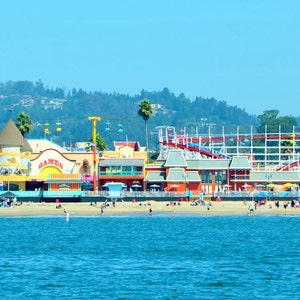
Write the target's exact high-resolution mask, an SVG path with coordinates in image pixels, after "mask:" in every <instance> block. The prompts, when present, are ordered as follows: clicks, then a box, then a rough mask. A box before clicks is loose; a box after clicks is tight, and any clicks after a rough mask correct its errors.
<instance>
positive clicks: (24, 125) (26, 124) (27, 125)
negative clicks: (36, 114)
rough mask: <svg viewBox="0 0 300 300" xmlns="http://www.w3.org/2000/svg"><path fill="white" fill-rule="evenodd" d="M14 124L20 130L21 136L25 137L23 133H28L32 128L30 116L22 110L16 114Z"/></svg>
mask: <svg viewBox="0 0 300 300" xmlns="http://www.w3.org/2000/svg"><path fill="white" fill-rule="evenodd" d="M16 126H17V128H18V129H19V130H20V132H21V134H22V135H23V137H25V135H26V134H27V133H29V132H30V131H31V129H32V120H31V118H30V116H29V115H28V114H27V113H25V112H23V111H22V112H20V113H19V114H18V115H17V119H16Z"/></svg>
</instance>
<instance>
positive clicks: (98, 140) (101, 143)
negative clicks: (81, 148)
mask: <svg viewBox="0 0 300 300" xmlns="http://www.w3.org/2000/svg"><path fill="white" fill-rule="evenodd" d="M90 142H91V144H90V147H89V148H88V149H86V150H87V151H91V150H92V147H91V145H92V143H93V137H91V138H90ZM96 147H97V150H98V153H99V156H100V157H101V156H102V154H103V151H104V150H105V149H106V148H107V144H106V142H105V141H104V139H103V138H102V136H101V135H100V134H98V133H97V134H96Z"/></svg>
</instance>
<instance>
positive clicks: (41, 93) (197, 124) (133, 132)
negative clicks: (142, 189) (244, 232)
mask: <svg viewBox="0 0 300 300" xmlns="http://www.w3.org/2000/svg"><path fill="white" fill-rule="evenodd" d="M16 95H19V96H22V95H27V96H28V95H29V96H31V97H32V99H33V100H34V104H33V105H32V106H26V107H24V106H22V105H21V104H20V103H16V101H17V100H16V99H17V98H16ZM45 98H48V99H50V100H51V99H57V98H59V99H64V103H63V106H62V109H45V106H44V105H43V101H44V99H45ZM143 99H147V101H148V102H149V103H150V104H151V105H152V107H153V109H152V114H151V117H149V118H148V119H147V132H148V134H147V135H148V136H149V150H150V151H156V150H157V149H158V135H157V127H158V126H173V127H176V128H178V129H181V128H182V129H183V128H185V131H186V132H187V133H188V134H194V133H196V132H199V133H201V134H207V133H208V130H209V131H210V133H211V134H220V133H222V130H223V128H224V130H225V132H227V133H228V132H235V130H236V127H237V126H239V130H240V132H241V133H242V132H249V130H250V126H252V127H253V130H254V132H256V130H257V132H261V131H262V130H264V129H263V128H265V125H266V124H269V125H270V123H272V124H273V125H274V126H273V130H275V127H276V126H277V125H278V124H281V128H291V127H293V126H297V119H296V118H294V117H291V116H288V117H287V116H285V117H278V114H279V111H277V110H274V111H273V110H270V111H265V112H263V113H262V114H261V115H260V116H255V115H249V114H248V113H247V112H246V111H245V109H241V108H239V107H237V106H229V105H228V104H227V103H226V102H225V101H219V100H216V99H214V98H202V97H196V98H195V99H194V100H191V99H189V98H187V97H185V95H184V94H183V93H182V94H180V95H178V96H176V95H175V94H174V93H172V92H170V91H169V89H168V88H164V89H163V90H161V91H152V92H149V91H146V90H142V91H141V92H140V93H139V94H137V95H134V96H130V95H128V94H118V93H103V92H100V91H93V92H86V91H84V90H82V89H75V88H74V89H72V90H71V91H66V90H65V89H63V88H60V87H57V88H55V89H53V88H48V87H47V86H45V85H44V84H43V83H42V82H41V81H40V80H39V81H37V82H35V83H33V82H31V81H16V82H13V81H9V82H7V83H0V104H1V107H2V109H3V110H2V113H1V119H0V129H2V128H3V126H4V125H5V123H6V122H7V121H8V119H13V120H15V119H16V117H17V116H18V114H20V113H21V112H24V113H26V114H28V115H29V116H30V118H31V120H32V125H31V130H30V132H28V133H27V132H26V137H27V138H47V139H51V140H52V141H54V142H56V143H57V144H60V145H63V144H65V145H74V143H75V142H77V141H81V142H82V141H88V140H89V139H90V137H91V134H92V124H91V122H90V121H88V116H90V115H97V116H101V121H100V122H98V125H97V133H99V135H100V136H101V137H102V138H103V139H104V141H105V142H106V144H107V145H108V148H110V149H112V148H113V142H114V141H118V140H119V141H120V140H122V141H124V140H128V141H139V142H140V144H141V145H142V146H146V138H147V135H145V124H144V121H145V119H144V118H141V116H142V115H139V113H138V111H139V109H140V108H141V106H140V104H141V101H142V100H143ZM21 121H22V120H21ZM58 122H59V123H61V130H60V131H57V126H56V123H58ZM45 123H47V124H49V132H48V133H45V131H44V128H45ZM277 127H278V126H277ZM270 130H271V128H270ZM276 130H278V129H276Z"/></svg>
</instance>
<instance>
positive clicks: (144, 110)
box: [138, 99, 153, 160]
mask: <svg viewBox="0 0 300 300" xmlns="http://www.w3.org/2000/svg"><path fill="white" fill-rule="evenodd" d="M139 107H140V108H139V110H138V114H139V116H141V117H142V118H143V120H144V121H145V136H146V149H147V151H148V123H147V122H148V120H149V118H150V117H151V115H152V114H153V109H152V106H151V103H150V102H149V101H148V100H147V99H143V100H142V101H141V102H140V105H139ZM148 160H149V159H148Z"/></svg>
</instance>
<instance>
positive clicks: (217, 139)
mask: <svg viewBox="0 0 300 300" xmlns="http://www.w3.org/2000/svg"><path fill="white" fill-rule="evenodd" d="M158 131H159V144H160V145H161V151H160V157H159V158H162V159H163V158H164V157H165V156H166V153H167V151H168V149H170V148H177V149H182V150H184V151H185V155H186V156H187V157H197V158H199V159H231V158H232V157H233V156H247V157H248V159H249V161H250V164H251V166H252V168H253V169H254V170H273V171H290V170H293V171H296V170H298V169H299V170H300V132H295V128H293V130H292V131H291V132H281V130H280V127H279V128H278V131H277V132H276V133H270V132H269V131H268V128H267V127H266V128H265V132H264V133H263V134H257V133H253V128H252V127H250V131H249V132H250V133H244V132H243V133H240V130H239V127H237V130H236V133H230V134H226V133H225V131H224V128H223V130H222V133H221V134H212V133H211V131H210V128H209V129H208V133H207V134H201V135H199V134H198V133H196V134H188V133H187V131H186V129H185V128H184V129H180V130H179V133H178V132H177V131H176V128H175V127H171V126H160V127H158Z"/></svg>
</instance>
